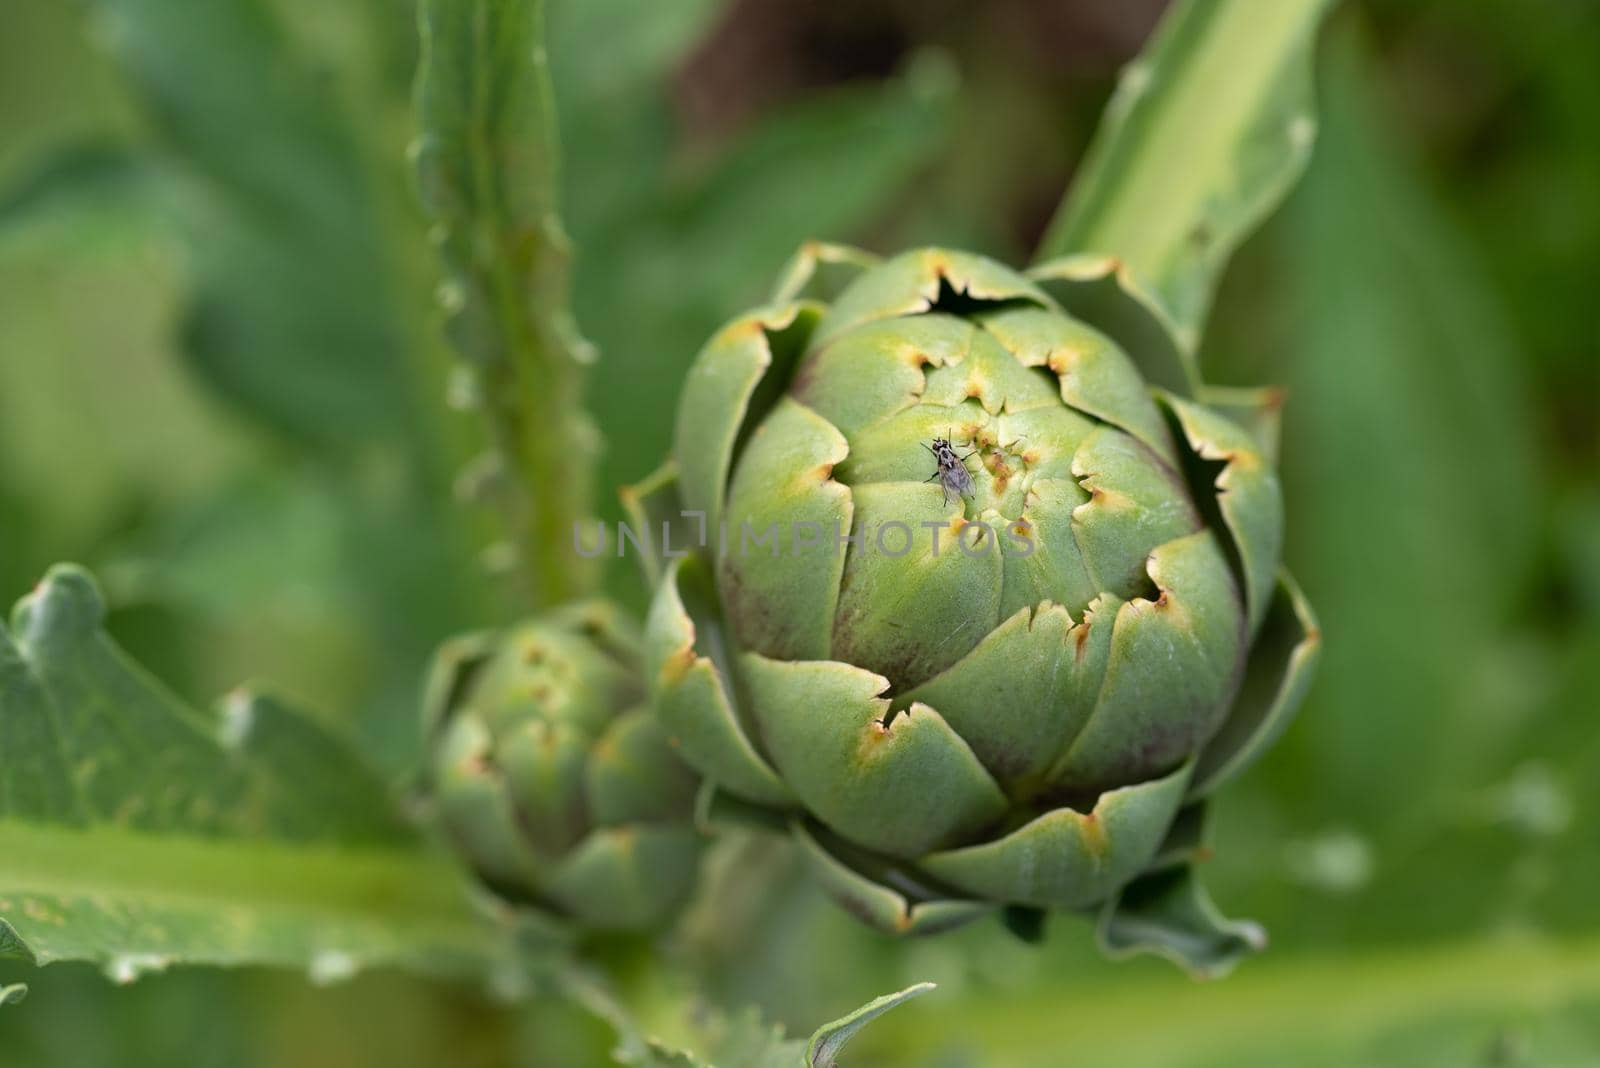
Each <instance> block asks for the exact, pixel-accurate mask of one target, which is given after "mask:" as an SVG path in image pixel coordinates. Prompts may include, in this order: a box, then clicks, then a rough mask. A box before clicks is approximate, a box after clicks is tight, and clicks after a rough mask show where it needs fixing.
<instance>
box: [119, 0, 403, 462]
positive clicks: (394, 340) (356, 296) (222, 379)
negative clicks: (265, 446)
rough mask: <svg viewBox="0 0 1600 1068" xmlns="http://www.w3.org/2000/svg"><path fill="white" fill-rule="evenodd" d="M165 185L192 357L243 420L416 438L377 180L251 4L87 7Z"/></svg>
mask: <svg viewBox="0 0 1600 1068" xmlns="http://www.w3.org/2000/svg"><path fill="white" fill-rule="evenodd" d="M92 9H93V11H94V14H95V16H96V20H97V26H98V28H99V29H100V30H101V37H102V38H103V39H104V40H105V41H106V42H107V44H108V47H109V48H110V50H111V52H112V54H113V55H114V56H115V57H116V58H117V60H118V62H119V63H120V64H121V66H122V67H123V69H124V70H125V71H126V72H127V75H128V77H129V79H130V80H131V81H132V83H133V84H134V85H135V86H136V88H137V90H138V92H139V94H140V97H141V100H142V102H143V104H144V107H145V111H146V113H147V114H148V116H149V117H150V119H151V121H152V122H153V123H154V125H155V127H156V133H157V135H158V138H159V143H160V145H161V148H162V150H163V154H164V156H165V157H166V159H167V161H168V163H169V164H170V171H171V173H172V176H173V179H174V180H175V181H177V182H179V183H181V187H180V188H179V189H178V190H177V191H176V195H174V197H173V198H172V199H173V203H174V204H175V205H176V207H177V209H178V211H179V212H180V221H181V223H182V224H183V226H184V229H185V231H186V233H187V236H188V246H189V249H190V254H191V256H192V257H193V260H194V287H195V291H194V296H193V303H192V306H191V307H190V309H189V311H188V316H187V322H186V324H185V326H184V340H185V347H186V349H187V351H188V354H189V355H190V356H191V357H192V359H193V360H194V365H195V367H196V369H197V370H198V371H200V372H201V373H202V374H203V375H204V376H205V377H206V379H207V380H208V381H209V382H210V383H211V384H212V385H214V386H215V387H216V388H217V389H218V390H220V391H221V392H222V393H223V394H224V395H225V396H227V397H229V398H230V399H231V400H233V401H234V402H235V403H237V404H238V405H239V406H240V408H241V410H243V411H245V412H247V413H248V414H250V415H252V416H254V417H256V418H258V419H261V420H263V421H265V422H266V423H268V424H269V425H272V426H274V427H277V428H281V429H285V430H288V431H290V432H292V433H293V434H294V435H296V436H297V437H298V438H301V439H304V440H309V441H313V442H320V443H323V444H325V445H331V444H333V443H342V444H348V443H349V442H351V441H355V440H362V439H370V438H372V437H375V436H385V435H387V436H391V437H403V436H405V435H406V434H407V433H408V432H411V431H413V430H414V429H415V425H414V424H415V420H416V416H417V412H416V409H415V398H413V397H412V396H411V395H410V383H409V380H408V376H407V373H406V372H407V368H406V367H405V366H404V364H405V359H406V357H405V352H406V349H405V344H404V338H403V337H402V336H401V334H400V332H399V331H398V330H397V329H396V326H395V322H396V316H395V313H394V308H393V299H394V297H393V293H392V292H391V289H390V286H391V284H392V278H391V272H390V270H389V269H388V266H387V264H386V262H385V256H386V248H385V240H386V239H385V236H384V235H383V233H382V232H381V229H380V225H379V221H378V215H377V211H376V209H375V203H376V202H377V200H378V197H377V195H376V194H375V192H374V189H373V183H372V177H371V175H370V174H369V173H368V169H367V166H366V163H365V161H364V160H363V159H362V157H361V154H360V151H359V150H358V147H357V142H356V139H355V137H354V136H353V133H352V130H351V127H350V124H349V122H348V120H347V119H346V118H345V117H344V116H343V115H342V114H341V113H340V111H339V109H338V108H337V107H330V106H329V102H328V100H327V99H326V95H325V94H324V93H323V92H321V91H319V76H318V74H317V72H316V70H315V69H314V68H312V67H310V66H309V65H307V64H306V63H305V61H304V58H303V57H302V56H300V55H298V54H297V53H296V52H295V51H294V50H293V48H292V47H291V44H290V42H289V40H288V39H287V37H286V36H285V34H284V32H283V29H282V27H281V26H280V25H279V23H278V22H277V20H276V18H275V17H274V15H273V13H272V12H271V11H270V10H269V9H268V8H267V6H266V5H265V3H264V2H262V0H214V2H210V3H205V4H200V5H195V4H191V3H186V2H184V0H93V4H92Z"/></svg>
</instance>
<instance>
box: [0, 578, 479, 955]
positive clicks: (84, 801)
mask: <svg viewBox="0 0 1600 1068" xmlns="http://www.w3.org/2000/svg"><path fill="white" fill-rule="evenodd" d="M103 618H104V605H103V603H102V602H101V600H100V595H99V591H98V590H97V589H96V588H95V586H94V583H93V581H92V580H91V579H90V578H89V576H88V575H87V574H86V573H85V572H83V571H81V570H79V569H77V568H74V567H71V566H61V567H57V568H55V569H54V570H52V571H51V573H50V575H49V576H47V577H46V578H45V580H44V581H43V582H42V583H41V584H40V585H39V586H38V587H37V588H36V589H35V590H34V592H33V593H32V594H30V595H29V596H28V597H26V598H24V599H23V600H22V601H21V602H19V604H18V606H17V609H16V612H15V614H14V616H13V619H12V624H11V629H10V632H9V633H7V632H6V631H4V630H3V629H0V732H3V737H0V743H3V745H0V747H3V749H4V751H5V753H6V760H5V763H4V765H3V767H0V787H3V788H0V853H3V854H4V855H5V856H6V857H7V858H8V859H7V861H6V864H5V866H4V871H3V873H0V911H3V912H4V914H5V916H6V919H5V920H0V931H3V932H4V933H5V935H6V936H8V944H7V945H6V947H5V950H6V953H7V955H10V956H18V957H22V958H24V959H26V960H29V961H31V962H34V963H39V964H44V963H48V962H50V961H54V960H90V961H95V962H98V963H100V964H101V965H102V966H103V967H105V969H106V970H107V972H108V974H110V975H111V976H112V978H114V979H117V980H119V981H128V980H131V979H133V978H135V977H137V976H138V975H139V974H140V973H141V972H144V971H149V970H152V969H159V968H163V967H165V966H167V965H168V964H171V963H180V962H182V963H217V964H223V963H226V964H237V963H273V964H287V965H298V966H301V967H304V968H306V969H308V971H309V972H310V974H311V975H312V977H313V978H314V979H321V980H332V979H338V978H343V977H345V976H348V975H349V974H351V973H352V972H354V971H356V970H359V969H361V968H365V967H369V966H372V965H377V964H396V965H403V966H407V967H411V968H416V969H420V970H424V971H430V972H436V973H440V974H451V975H474V974H477V975H482V974H483V973H484V971H485V969H486V968H487V967H489V966H490V965H491V964H492V962H494V961H496V960H497V959H499V957H500V955H501V954H502V953H503V952H504V950H503V949H501V948H499V947H497V945H496V939H495V936H494V933H493V932H492V931H491V930H490V928H489V925H488V924H486V923H485V922H484V921H483V920H481V919H480V918H479V917H477V916H476V915H475V914H474V913H473V911H472V910H471V908H469V906H468V904H467V901H466V897H465V891H464V890H463V888H462V887H461V885H460V884H459V882H458V879H457V877H456V874H455V872H454V870H453V869H452V868H450V867H449V866H448V865H447V864H445V863H444V862H442V861H441V860H439V859H436V858H434V857H433V856H432V855H431V854H430V853H429V852H427V851H426V850H425V849H424V848H423V847H422V846H421V843H420V842H418V841H417V840H416V838H415V837H414V835H413V833H412V832H411V831H410V830H409V828H408V827H407V826H406V825H405V824H404V823H402V822H401V821H400V819H399V818H398V816H397V815H396V813H395V810H394V808H393V806H392V804H391V802H390V799H389V798H388V795H387V793H386V791H385V789H384V787H383V784H382V783H381V782H380V781H379V780H378V779H377V777H376V776H375V775H374V774H373V773H372V772H371V771H370V770H369V769H368V768H367V767H366V766H365V765H364V764H363V763H362V762H361V761H360V760H359V759H358V758H357V757H355V756H353V755H352V753H351V752H350V751H349V750H348V749H346V748H345V747H344V745H343V743H342V742H340V741H339V740H338V739H336V738H335V737H333V736H331V735H329V734H328V733H327V732H326V731H325V730H324V729H323V728H320V727H318V726H316V725H315V724H314V723H313V722H312V721H310V720H308V719H305V718H304V717H302V716H300V715H299V714H298V713H295V712H293V711H292V710H290V709H289V708H287V707H286V706H284V705H282V704H280V703H278V702H276V701H273V700H270V699H266V698H261V697H252V696H249V695H246V694H242V693H241V694H238V695H235V696H234V697H232V698H230V699H229V701H228V702H227V703H226V706H225V708H224V714H223V715H222V717H221V718H216V717H208V716H204V715H202V714H200V713H198V712H196V711H194V710H192V709H189V708H186V707H184V706H183V705H181V704H180V703H179V702H178V701H177V700H176V699H174V698H173V697H172V696H171V695H170V694H168V693H166V692H165V691H164V690H162V689H161V687H160V686H159V685H157V684H156V683H155V682H154V681H153V680H151V679H149V678H148V677H146V676H145V675H144V674H143V673H142V672H141V671H140V670H139V669H138V668H137V666H135V665H134V664H132V663H131V662H130V661H129V660H128V659H127V658H126V657H125V655H124V654H123V653H122V652H121V651H120V650H119V649H118V648H117V647H116V646H115V645H114V644H113V643H112V642H111V641H110V639H108V638H107V637H106V635H105V633H104V632H103V630H102V629H101V624H102V621H103Z"/></svg>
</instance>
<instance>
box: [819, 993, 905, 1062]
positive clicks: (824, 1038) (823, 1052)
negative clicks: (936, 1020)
mask: <svg viewBox="0 0 1600 1068" xmlns="http://www.w3.org/2000/svg"><path fill="white" fill-rule="evenodd" d="M933 986H934V984H932V983H918V984H916V985H915V986H908V987H906V988H905V989H904V990H900V991H897V992H896V993H893V994H885V995H883V996H882V997H880V998H876V999H874V1000H873V1001H870V1002H868V1003H867V1004H865V1005H863V1006H861V1008H859V1009H857V1010H856V1011H855V1012H852V1013H850V1014H849V1015H848V1016H841V1017H840V1018H839V1019H837V1020H834V1021H833V1022H831V1023H826V1024H823V1025H822V1026H821V1027H819V1028H817V1031H816V1033H815V1034H813V1035H812V1036H811V1041H810V1042H809V1043H807V1044H806V1065H807V1068H834V1065H835V1064H837V1063H838V1057H839V1051H840V1050H841V1049H843V1048H844V1046H845V1043H847V1042H849V1041H850V1040H851V1039H852V1038H854V1037H855V1036H856V1033H857V1032H858V1031H860V1030H861V1029H862V1028H863V1027H865V1026H866V1025H867V1024H869V1023H871V1022H872V1021H873V1020H874V1019H876V1018H877V1017H879V1016H882V1015H883V1014H884V1013H886V1012H888V1011H889V1010H890V1009H892V1008H894V1007H895V1006H897V1005H901V1004H904V1003H905V1002H907V1001H910V1000H911V999H912V998H914V997H917V996H918V995H919V994H926V993H927V992H928V991H930V990H932V989H933Z"/></svg>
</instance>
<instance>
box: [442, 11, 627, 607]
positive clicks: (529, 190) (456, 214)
mask: <svg viewBox="0 0 1600 1068" xmlns="http://www.w3.org/2000/svg"><path fill="white" fill-rule="evenodd" d="M421 25H422V43H423V53H422V67H421V73H420V77H419V82H418V94H417V108H418V114H419V117H420V120H421V137H420V140H419V142H418V146H417V173H418V177H419V181H420V183H421V188H422V194H423V199H424V201H425V203H426V205H427V207H428V210H429V211H430V212H431V213H432V215H433V218H434V221H435V224H436V229H435V231H434V240H435V242H436V243H437V244H438V246H439V252H440V257H441V261H442V264H443V267H444V273H445V281H444V282H443V284H442V285H441V287H440V300H441V303H442V304H443V305H444V308H445V312H446V314H447V315H448V316H449V333H450V338H451V341H452V342H453V343H454V345H455V346H456V349H457V351H458V352H459V354H460V355H461V357H462V359H463V361H464V364H465V379H466V385H465V387H464V388H463V390H462V391H461V392H462V394H463V396H464V397H465V398H466V399H467V400H468V402H469V403H470V404H472V405H473V406H475V407H476V408H478V409H479V410H480V411H481V412H482V413H483V415H484V418H485V421H486V423H487V428H488V431H489V436H490V442H491V446H492V449H493V452H492V453H491V455H490V457H489V458H488V459H487V460H486V461H485V462H484V463H483V464H482V465H480V467H479V468H478V469H477V471H476V472H475V474H476V476H477V477H475V478H473V479H471V480H469V485H471V487H472V488H474V489H475V490H476V491H478V493H479V494H480V495H482V496H484V497H485V498H487V499H490V500H493V501H494V502H495V503H496V504H497V506H498V508H499V510H500V513H501V516H502V518H503V521H504V525H505V533H506V539H507V542H508V544H509V548H510V550H511V556H512V558H513V559H514V560H515V562H516V564H517V566H518V568H519V569H520V571H521V572H522V575H523V577H524V579H525V580H526V583H527V585H528V587H529V593H530V596H531V598H532V599H533V601H534V602H535V603H536V604H538V605H543V606H548V605H551V604H556V603H560V602H562V601H568V600H572V599H574V598H576V597H581V596H583V595H584V594H586V593H588V592H590V591H591V590H592V589H593V587H594V585H595V581H596V578H597V574H596V569H595V568H594V567H593V566H591V565H589V563H588V562H587V561H584V560H583V559H582V558H581V557H580V556H579V555H578V554H577V553H576V552H574V551H573V549H572V544H573V532H574V528H575V527H576V526H577V525H580V524H582V523H583V522H584V521H585V520H586V519H587V518H588V516H589V515H590V513H591V509H592V505H593V493H594V487H593V480H594V467H595V464H594V458H595V454H596V452H597V444H598V442H597V435H596V433H595V430H594V428H593V426H592V424H591V422H590V421H589V419H588V417H587V415H586V414H585V413H584V411H583V409H582V407H581V395H582V385H583V373H582V372H583V365H584V364H585V363H587V362H588V361H589V350H588V348H587V346H586V345H585V343H584V342H583V341H582V339H581V338H579V336H578V334H577V331H576V329H575V328H574V326H573V321H572V316H571V312H570V306H569V279H568V260H569V250H568V244H567V240H566V236H565V234H564V232H563V230H562V227H561V220H560V216H559V214H558V212H557V206H556V201H557V197H556V187H557V181H556V171H557V145H556V131H555V118H554V115H553V111H552V103H551V92H550V82H549V71H548V65H547V61H546V56H545V51H544V28H543V4H542V2H541V0H423V2H422V6H421Z"/></svg>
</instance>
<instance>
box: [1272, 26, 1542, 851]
mask: <svg viewBox="0 0 1600 1068" xmlns="http://www.w3.org/2000/svg"><path fill="white" fill-rule="evenodd" d="M1330 40H1331V41H1333V42H1334V43H1335V44H1336V45H1337V47H1333V48H1330V50H1329V57H1328V58H1329V62H1328V64H1327V85H1328V91H1327V92H1326V93H1325V94H1324V96H1325V98H1326V106H1325V109H1324V143H1323V145H1322V147H1321V149H1320V150H1319V158H1318V161H1317V165H1316V166H1315V167H1313V168H1312V170H1311V172H1310V173H1309V174H1308V176H1307V180H1306V183H1305V186H1304V191H1303V195H1302V196H1300V197H1299V198H1297V200H1296V201H1295V203H1294V205H1293V209H1292V212H1291V213H1290V215H1289V217H1288V219H1287V221H1288V222H1289V223H1290V225H1291V227H1292V228H1291V229H1290V230H1289V231H1288V233H1286V235H1285V236H1286V238H1287V239H1288V244H1287V253H1288V255H1289V271H1288V277H1289V278H1290V279H1292V280H1293V284H1294V285H1295V290H1294V292H1293V293H1292V294H1291V295H1290V300H1291V301H1292V307H1293V309H1294V314H1295V322H1296V336H1297V338H1298V339H1299V340H1298V344H1299V345H1300V346H1301V348H1300V351H1298V352H1297V353H1296V354H1295V356H1294V358H1293V359H1292V361H1290V365H1289V371H1290V374H1289V383H1290V397H1291V399H1290V402H1289V409H1288V415H1287V417H1286V419H1285V430H1286V435H1287V438H1288V444H1287V445H1286V447H1285V449H1284V455H1285V457H1286V463H1287V466H1286V477H1285V481H1286V483H1287V485H1288V486H1289V487H1290V491H1289V526H1290V529H1289V538H1288V553H1289V558H1290V560H1291V561H1293V562H1296V566H1297V567H1302V568H1303V570H1304V571H1305V572H1306V574H1305V584H1306V587H1307V588H1308V590H1309V591H1310V596H1311V599H1312V600H1313V602H1314V603H1316V604H1317V606H1318V608H1319V610H1320V612H1321V614H1322V617H1323V623H1324V628H1325V632H1326V634H1327V635H1328V642H1327V645H1326V649H1325V659H1324V661H1323V670H1322V673H1321V677H1320V678H1319V680H1318V683H1317V685H1316V686H1315V687H1314V688H1313V691H1312V694H1311V702H1312V703H1311V705H1310V706H1309V707H1308V708H1307V709H1306V711H1305V714H1304V715H1303V716H1302V718H1301V721H1300V724H1301V725H1300V726H1299V727H1298V728H1297V730H1296V733H1295V735H1294V736H1293V737H1294V738H1295V739H1296V740H1297V745H1298V746H1300V747H1303V748H1302V752H1303V754H1304V756H1303V759H1305V760H1307V761H1308V762H1309V763H1308V765H1307V768H1306V770H1310V763H1314V764H1315V765H1316V766H1317V767H1318V768H1321V769H1326V770H1327V772H1332V769H1334V768H1337V769H1338V771H1337V773H1336V774H1331V773H1320V774H1319V773H1315V772H1313V773H1312V776H1311V777H1310V778H1309V779H1306V780H1304V783H1305V786H1306V787H1307V788H1309V789H1311V790H1315V791H1318V792H1320V793H1321V795H1322V798H1323V800H1322V802H1321V803H1322V804H1323V805H1324V806H1326V807H1331V808H1332V809H1334V810H1335V811H1344V812H1346V813H1347V814H1349V815H1350V816H1356V815H1358V814H1359V816H1360V818H1362V819H1363V820H1364V821H1371V826H1373V827H1374V828H1381V829H1384V830H1389V831H1393V830H1396V829H1397V827H1398V826H1399V825H1400V824H1404V823H1407V822H1409V821H1411V820H1415V819H1417V818H1419V817H1420V816H1421V815H1422V813H1421V811H1420V810H1419V809H1418V807H1417V806H1416V805H1414V804H1411V805H1408V806H1406V808H1407V811H1406V813H1404V814H1402V815H1401V817H1400V818H1399V819H1398V820H1397V819H1396V814H1395V813H1394V812H1393V811H1392V809H1391V805H1390V801H1389V794H1390V790H1391V789H1392V784H1393V783H1397V782H1405V783H1406V784H1407V788H1408V791H1409V792H1417V791H1420V792H1422V793H1424V794H1426V793H1427V792H1428V791H1429V790H1430V789H1444V790H1450V789H1452V788H1456V787H1459V786H1461V785H1465V784H1470V783H1473V782H1481V781H1483V778H1482V777H1483V776H1484V775H1485V773H1489V774H1493V773H1495V771H1497V770H1498V769H1497V768H1496V764H1498V763H1499V760H1500V758H1501V754H1502V753H1504V752H1505V747H1506V744H1507V742H1508V741H1509V740H1510V736H1511V732H1513V731H1515V730H1516V729H1517V728H1518V726H1519V723H1518V722H1517V719H1516V706H1515V704H1507V703H1505V702H1503V701H1502V700H1501V697H1502V695H1504V694H1506V691H1504V690H1501V689H1499V688H1498V687H1494V686H1492V685H1491V680H1492V679H1493V678H1494V676H1495V674H1496V673H1497V672H1499V671H1502V670H1510V671H1513V672H1515V671H1516V669H1515V668H1514V667H1513V666H1512V664H1511V663H1510V661H1508V659H1507V657H1508V655H1510V654H1512V652H1513V650H1512V647H1511V646H1510V645H1508V643H1507V640H1506V639H1507V637H1508V633H1509V631H1510V629H1511V627H1512V624H1510V622H1509V619H1510V617H1511V615H1512V614H1513V613H1514V612H1515V611H1516V610H1517V599H1518V597H1519V591H1520V590H1521V589H1522V587H1523V584H1524V582H1525V581H1526V579H1527V577H1528V574H1529V567H1530V565H1531V561H1532V553H1533V551H1534V548H1535V546H1536V544H1537V539H1538V536H1539V529H1538V526H1537V519H1536V518H1535V517H1536V511H1534V510H1530V508H1529V507H1528V506H1527V503H1528V502H1538V501H1541V500H1542V499H1544V494H1543V490H1542V483H1543V480H1544V476H1543V475H1542V474H1541V471H1542V470H1543V467H1544V465H1543V464H1541V462H1540V461H1539V459H1538V457H1537V453H1536V443H1535V441H1534V439H1533V438H1532V437H1531V433H1530V432H1531V429H1532V428H1533V427H1534V426H1536V425H1537V420H1536V417H1535V415H1534V413H1533V412H1532V410H1531V408H1530V400H1531V398H1530V395H1529V391H1528V383H1527V379H1526V372H1525V370H1524V368H1525V361H1524V359H1523V356H1522V353H1521V351H1520V349H1519V346H1518V342H1517V341H1516V339H1515V338H1514V337H1513V336H1512V335H1511V334H1510V332H1509V330H1508V328H1507V325H1506V323H1505V321H1504V318H1503V314H1502V312H1501V310H1500V307H1499V304H1498V297H1497V295H1496V293H1495V292H1494V291H1493V290H1492V289H1491V288H1490V287H1489V285H1488V283H1487V279H1486V277H1485V275H1484V273H1483V270H1482V264H1481V261H1480V258H1479V254H1478V252H1477V250H1476V249H1474V248H1473V247H1472V246H1471V244H1470V243H1469V242H1468V241H1467V240H1465V239H1464V238H1463V236H1462V235H1461V234H1460V233H1459V231H1458V230H1457V229H1456V228H1455V226H1454V225H1453V224H1452V221H1451V220H1450V219H1449V218H1448V217H1447V216H1445V215H1443V214H1441V212H1440V211H1439V210H1438V209H1437V207H1435V205H1434V204H1433V203H1432V201H1431V199H1430V196H1429V193H1428V189H1427V186H1426V184H1425V182H1424V180H1423V179H1422V178H1421V177H1420V176H1419V175H1418V173H1417V171H1416V168H1415V164H1414V162H1413V161H1412V160H1411V159H1410V158H1409V154H1408V152H1407V151H1406V149H1405V147H1404V144H1403V142H1402V141H1401V140H1400V139H1399V137H1398V136H1397V135H1396V134H1394V133H1392V132H1390V130H1389V128H1388V124H1387V123H1386V122H1385V121H1384V120H1383V119H1382V118H1381V115H1382V104H1381V102H1380V101H1379V100H1378V99H1376V98H1375V96H1374V91H1373V88H1372V87H1373V85H1374V74H1373V70H1372V66H1371V61H1370V59H1369V58H1368V53H1367V52H1366V50H1365V48H1364V46H1363V44H1362V43H1361V42H1360V41H1359V39H1358V38H1357V37H1356V36H1355V35H1353V34H1350V33H1346V34H1341V35H1337V36H1335V37H1333V38H1331V39H1330ZM1301 561H1303V565H1302V564H1301V563H1299V562H1301ZM1446 606H1448V607H1446ZM1516 690H1517V692H1518V694H1520V695H1523V696H1527V695H1531V694H1532V693H1533V691H1531V690H1530V689H1528V687H1527V686H1526V685H1518V686H1517V687H1516ZM1526 711H1527V709H1526V707H1524V711H1523V714H1526ZM1313 754H1315V755H1313Z"/></svg>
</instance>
